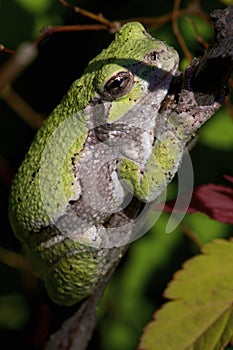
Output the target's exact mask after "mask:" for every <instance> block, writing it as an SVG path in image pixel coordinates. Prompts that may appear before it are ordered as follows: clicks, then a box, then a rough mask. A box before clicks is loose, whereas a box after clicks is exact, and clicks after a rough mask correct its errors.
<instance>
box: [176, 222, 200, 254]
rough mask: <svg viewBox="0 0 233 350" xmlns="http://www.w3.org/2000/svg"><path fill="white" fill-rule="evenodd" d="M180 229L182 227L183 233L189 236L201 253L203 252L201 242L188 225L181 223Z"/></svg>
mask: <svg viewBox="0 0 233 350" xmlns="http://www.w3.org/2000/svg"><path fill="white" fill-rule="evenodd" d="M180 227H181V229H182V231H183V233H184V234H185V236H187V237H188V238H189V239H190V240H191V241H192V242H193V243H194V245H195V246H196V247H197V249H198V250H199V251H201V249H202V242H201V240H200V239H199V238H198V237H197V236H196V235H195V234H194V233H193V232H192V231H191V230H190V229H189V228H188V227H187V226H186V225H184V223H181V224H180Z"/></svg>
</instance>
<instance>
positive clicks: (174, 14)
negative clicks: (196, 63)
mask: <svg viewBox="0 0 233 350" xmlns="http://www.w3.org/2000/svg"><path fill="white" fill-rule="evenodd" d="M179 8H180V0H175V1H174V7H173V12H172V27H173V31H174V33H175V35H176V37H177V40H178V42H179V44H180V47H181V48H182V50H183V52H184V54H185V57H186V58H187V60H188V62H191V61H192V55H191V53H190V51H189V49H188V47H187V45H186V42H185V41H184V38H183V36H182V35H181V33H180V30H179V26H178V18H179V16H180V15H179V12H180V9H179Z"/></svg>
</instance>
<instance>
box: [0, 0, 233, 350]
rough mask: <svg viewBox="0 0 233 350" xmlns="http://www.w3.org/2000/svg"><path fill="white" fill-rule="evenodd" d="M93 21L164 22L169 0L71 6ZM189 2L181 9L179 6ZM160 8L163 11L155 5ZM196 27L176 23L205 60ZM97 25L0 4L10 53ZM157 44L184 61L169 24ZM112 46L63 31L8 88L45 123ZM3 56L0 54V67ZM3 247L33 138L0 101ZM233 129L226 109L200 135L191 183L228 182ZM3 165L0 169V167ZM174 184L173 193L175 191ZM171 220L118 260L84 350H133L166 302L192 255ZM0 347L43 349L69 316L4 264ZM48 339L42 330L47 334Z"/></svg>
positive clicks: (41, 6) (223, 230) (10, 240)
mask: <svg viewBox="0 0 233 350" xmlns="http://www.w3.org/2000/svg"><path fill="white" fill-rule="evenodd" d="M70 3H73V4H78V5H79V6H82V7H84V8H86V9H88V10H90V11H93V12H95V13H99V12H101V13H103V14H104V15H105V17H107V18H109V19H111V20H117V19H126V18H133V17H135V16H140V17H143V16H144V17H146V16H154V17H156V16H161V15H164V14H166V13H170V12H171V11H172V8H173V1H172V0H170V1H166V2H165V1H163V2H159V3H158V2H155V1H152V0H145V1H144V2H143V6H142V2H141V1H139V0H124V1H123V0H118V1H117V2H112V1H111V2H110V1H108V0H102V1H94V0H80V1H70ZM187 3H188V1H183V2H182V6H185V5H187ZM158 4H159V5H158ZM201 4H202V7H203V8H204V10H205V11H206V13H209V12H210V11H212V10H213V9H215V8H224V5H223V3H222V2H220V1H213V0H207V1H202V2H201ZM192 21H193V22H195V25H196V26H197V28H198V32H199V34H200V35H201V36H202V37H203V38H204V39H205V40H206V41H207V42H210V41H211V38H212V36H213V31H212V28H211V26H210V25H209V24H208V23H207V22H206V21H204V20H203V19H202V20H201V19H200V18H197V17H196V16H192ZM192 21H190V20H188V19H187V18H182V19H180V21H179V24H180V30H181V33H182V34H183V36H184V39H185V41H186V43H187V46H188V48H189V50H190V51H191V53H192V54H193V55H198V54H200V53H201V52H202V47H201V45H200V44H199V43H198V42H197V40H196V33H195V30H194V27H193V24H192ZM79 23H93V22H92V21H91V20H89V19H86V18H83V17H81V16H80V15H77V14H74V13H73V12H71V11H70V10H68V9H65V8H63V7H62V6H61V4H59V3H58V2H57V1H56V0H34V1H31V0H1V1H0V43H2V44H4V45H5V46H6V47H8V48H11V49H15V48H16V47H17V46H18V45H19V44H20V43H21V42H23V41H32V40H35V39H36V38H37V37H38V35H39V30H40V29H41V28H43V27H44V26H50V25H55V24H56V25H63V24H79ZM150 31H151V33H152V34H153V35H154V36H157V37H158V38H160V39H162V40H166V41H167V42H168V43H169V44H170V45H173V46H174V47H175V48H176V49H177V50H178V52H179V54H180V57H181V67H183V66H184V63H185V59H184V56H183V53H182V51H181V49H180V47H179V45H178V42H177V40H176V37H175V35H174V33H173V31H172V26H171V22H169V21H168V22H167V23H165V24H164V25H162V26H161V27H159V28H157V29H156V30H154V29H150ZM111 40H112V35H111V34H109V33H107V32H105V31H99V32H75V33H59V34H56V35H53V36H51V37H50V38H49V39H47V40H46V41H44V42H43V43H42V44H40V46H39V53H38V57H37V59H36V60H35V62H33V64H32V65H31V66H30V67H28V68H27V69H26V70H25V72H24V73H23V74H22V75H21V76H20V77H19V78H18V79H17V80H16V81H15V83H14V89H15V90H16V91H17V92H18V94H20V95H21V96H22V97H23V98H24V99H25V100H26V101H27V102H28V103H29V104H30V106H32V107H33V108H34V109H35V110H36V111H38V112H40V113H43V114H44V115H48V114H49V113H50V112H51V110H52V109H53V108H54V107H55V106H56V104H57V103H58V102H59V101H60V99H61V97H62V96H63V94H64V93H65V91H66V90H67V88H68V87H69V85H70V83H71V82H72V81H73V80H74V79H76V78H77V77H78V76H80V74H81V73H82V71H83V69H84V67H85V65H86V64H87V62H88V61H89V60H90V59H91V58H92V57H94V56H95V55H96V54H97V53H98V52H99V51H101V49H102V48H104V47H106V46H107V45H108V43H109V42H110V41H111ZM7 59H8V55H7V54H5V53H1V54H0V64H1V65H2V66H3V64H4V63H5V62H6V61H7ZM0 115H1V122H2V124H1V128H0V158H2V159H4V162H0V200H1V204H0V216H1V225H0V245H2V246H3V247H5V248H7V249H9V250H13V251H16V252H21V251H22V250H21V247H20V245H19V243H18V242H17V240H16V239H15V238H14V236H13V234H12V230H11V228H10V225H9V221H8V216H7V199H8V195H9V187H10V186H9V180H10V179H9V178H10V176H11V174H14V173H15V172H16V170H17V168H18V166H19V164H20V163H21V161H22V159H23V157H24V155H25V153H26V151H27V149H28V147H29V145H30V143H31V141H32V139H33V137H34V135H35V130H33V129H32V128H31V127H29V126H28V125H27V124H26V123H25V122H24V121H22V120H21V119H20V118H19V117H18V115H17V114H16V113H15V112H14V111H12V109H11V108H10V107H9V106H8V105H7V104H6V103H5V102H4V101H3V100H0ZM232 136H233V124H232V119H231V118H230V116H229V114H228V113H227V110H226V108H224V107H223V108H222V109H221V111H219V112H218V113H217V115H216V116H215V117H214V118H213V119H212V120H210V121H209V122H208V123H207V124H206V125H205V126H204V127H203V129H202V130H201V133H200V140H199V143H198V145H197V146H196V147H195V148H194V149H193V150H192V151H191V158H192V162H193V168H194V174H195V184H196V185H198V184H203V183H208V182H214V183H222V182H224V180H223V175H224V174H228V175H233V166H232V159H233V157H232V155H233V152H232V148H233V147H232V146H233V137H232ZM2 164H4V166H3V165H2ZM175 188H176V183H175V182H174V184H172V185H171V186H170V190H169V191H170V193H173V192H175ZM168 218H169V215H168V214H165V213H163V214H162V215H161V217H160V219H159V220H158V222H157V223H156V225H155V226H154V227H153V229H151V230H150V232H149V233H148V234H147V235H145V236H144V237H142V238H141V239H140V240H138V241H137V242H134V243H133V244H132V246H131V248H130V250H129V251H128V252H127V254H126V256H125V257H124V258H123V260H122V262H121V264H120V266H119V268H118V270H117V271H116V273H115V275H114V277H113V278H112V280H111V283H110V285H109V286H108V288H107V291H106V293H105V296H104V298H103V300H102V302H101V306H100V307H99V310H98V328H97V330H96V331H95V333H94V337H93V340H92V341H91V343H90V345H89V347H88V349H101V350H119V349H120V350H133V349H135V348H136V346H137V344H138V339H139V337H140V335H141V333H142V329H143V327H144V326H145V325H146V323H147V322H148V321H150V320H151V318H152V314H153V313H154V311H155V310H156V309H157V308H159V307H160V306H161V304H162V303H163V302H164V299H163V297H162V292H163V290H164V289H165V287H166V284H167V283H168V281H169V280H170V279H171V278H172V275H173V274H174V272H175V271H176V270H177V269H178V268H180V267H181V265H182V263H183V262H184V261H185V260H186V259H188V258H189V257H191V256H193V255H194V254H196V253H198V251H197V248H196V247H195V246H194V244H193V243H192V242H191V241H190V240H189V239H188V238H187V237H186V236H185V235H184V234H183V232H182V230H181V228H180V227H178V228H176V230H174V232H172V233H170V234H166V233H164V231H165V227H166V223H167V221H168ZM184 225H185V226H187V227H188V228H189V229H190V230H192V232H193V233H194V234H195V235H196V236H197V237H198V238H199V239H200V240H201V242H203V243H204V242H208V241H210V240H212V239H213V238H215V237H229V236H232V227H231V226H230V225H227V224H223V223H219V222H216V221H214V220H211V219H210V218H208V217H206V216H205V215H203V214H193V215H186V217H185V219H184ZM0 260H1V257H0ZM0 278H1V283H0V341H1V342H3V341H6V342H7V344H9V347H8V348H11V347H13V346H16V345H17V346H22V347H23V348H24V349H41V348H42V346H43V342H44V340H45V339H44V335H41V333H42V330H44V328H43V327H45V326H44V324H47V325H48V329H47V332H52V331H54V330H55V329H56V328H57V327H59V326H60V324H61V323H62V321H63V320H64V319H65V318H66V317H68V316H69V315H71V314H72V313H73V312H74V311H75V308H70V309H66V308H61V307H58V306H56V305H54V304H52V302H51V301H49V300H48V297H47V295H46V292H45V290H44V288H43V285H42V284H41V283H40V282H39V281H35V280H34V278H33V277H30V275H29V274H28V273H27V272H25V273H22V272H21V271H20V270H19V269H17V267H16V268H12V267H9V266H7V265H6V264H4V263H2V262H0ZM44 333H46V331H44Z"/></svg>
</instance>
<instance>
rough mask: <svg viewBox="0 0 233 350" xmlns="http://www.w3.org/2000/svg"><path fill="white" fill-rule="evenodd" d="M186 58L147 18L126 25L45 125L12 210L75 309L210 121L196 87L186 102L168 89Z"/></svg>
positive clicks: (27, 245)
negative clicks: (150, 28)
mask: <svg viewBox="0 0 233 350" xmlns="http://www.w3.org/2000/svg"><path fill="white" fill-rule="evenodd" d="M178 63H179V57H178V54H177V52H176V51H175V50H174V49H173V48H172V47H169V46H168V45H167V44H166V43H164V42H162V41H160V40H157V39H155V38H153V37H152V36H150V35H149V34H148V33H147V32H146V30H145V29H144V27H143V26H142V25H141V24H139V23H137V22H132V23H128V24H125V25H124V26H122V28H120V30H119V31H118V32H117V33H116V36H115V39H114V41H113V42H112V43H111V44H110V46H109V47H108V48H107V49H105V50H103V52H101V53H100V54H99V55H98V56H97V57H96V58H94V59H93V60H92V61H91V62H90V63H89V64H88V66H87V68H86V70H85V71H84V73H83V75H82V76H81V78H79V79H78V80H76V81H75V82H74V83H73V84H72V85H71V87H70V89H69V91H68V92H67V94H66V95H65V97H64V98H63V99H62V101H61V103H60V104H59V105H58V106H57V107H56V108H55V110H54V111H53V112H52V114H51V115H50V116H49V118H48V119H47V120H46V121H45V122H44V125H43V126H42V128H41V129H40V130H39V131H38V133H37V135H36V137H35V139H34V141H33V143H32V145H31V147H30V149H29V151H28V154H27V155H26V158H25V160H24V161H23V163H22V165H21V167H20V168H19V171H18V173H17V175H16V176H15V179H14V181H13V184H12V189H11V194H10V201H9V203H10V204H9V216H10V222H11V225H12V228H13V231H14V233H15V235H16V236H17V237H18V239H19V240H20V241H21V243H22V245H23V247H24V249H25V252H26V254H27V256H28V257H29V260H30V263H31V265H32V269H33V271H34V272H35V274H36V275H38V276H39V277H40V278H41V279H42V280H43V281H44V283H45V286H46V288H47V291H48V294H49V296H50V297H51V299H52V300H53V301H54V302H56V303H58V304H62V305H67V306H69V305H72V304H74V303H76V302H78V301H80V300H82V299H83V298H85V297H87V296H88V295H90V294H91V293H92V292H93V290H94V289H95V288H96V286H97V284H98V281H99V280H101V278H102V277H103V276H104V275H105V274H106V273H107V272H108V270H109V268H110V266H111V264H112V260H113V259H116V258H118V255H119V254H120V253H121V252H122V250H121V249H120V248H119V247H121V246H122V245H124V244H127V243H129V242H130V241H131V240H133V239H134V233H135V232H136V231H137V230H138V229H139V227H140V220H137V217H138V215H140V213H141V212H142V210H143V208H144V207H145V205H146V204H145V203H152V204H153V201H154V200H155V199H156V198H157V197H158V196H159V195H160V193H161V192H162V191H163V189H164V188H165V187H166V186H167V184H168V183H169V182H170V181H171V180H172V178H173V177H174V175H175V173H176V171H177V169H178V167H179V165H180V163H181V159H182V156H183V153H184V150H185V148H186V145H187V144H188V143H189V141H190V140H191V139H192V137H193V135H194V134H195V132H196V131H197V130H198V129H199V127H200V126H201V124H202V122H201V115H202V113H201V112H200V108H198V107H197V106H196V105H195V103H193V96H192V91H191V90H190V89H189V88H187V89H186V88H184V89H183V92H182V94H181V96H180V102H179V104H178V105H176V102H175V100H174V98H171V96H172V94H168V92H169V89H170V86H171V82H172V80H173V78H174V76H176V74H178ZM188 72H190V71H188ZM187 81H188V80H187ZM217 108H218V106H217V105H216V104H215V105H214V106H213V107H212V108H209V109H205V108H203V109H202V112H203V113H204V114H205V115H206V114H207V113H208V115H209V116H211V115H212V114H213V113H214V112H215V110H216V109H217ZM197 116H198V117H197ZM135 223H136V224H135Z"/></svg>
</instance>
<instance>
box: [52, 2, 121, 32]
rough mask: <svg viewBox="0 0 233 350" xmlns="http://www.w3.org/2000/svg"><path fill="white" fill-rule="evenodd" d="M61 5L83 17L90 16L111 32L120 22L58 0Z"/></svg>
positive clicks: (116, 28)
mask: <svg viewBox="0 0 233 350" xmlns="http://www.w3.org/2000/svg"><path fill="white" fill-rule="evenodd" d="M58 1H59V2H60V3H61V4H62V5H63V6H65V7H67V8H69V9H71V10H72V11H74V12H76V13H79V14H81V15H82V16H84V17H88V18H91V19H93V20H95V21H97V22H99V23H102V24H104V25H105V26H106V27H107V28H108V29H110V30H111V32H112V33H115V32H116V31H117V30H118V29H119V27H120V24H119V23H118V22H113V21H109V20H108V19H107V18H105V17H104V16H103V15H102V14H95V13H93V12H90V11H87V10H85V9H83V8H81V7H79V6H74V5H71V4H69V3H68V2H67V1H65V0H58Z"/></svg>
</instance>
